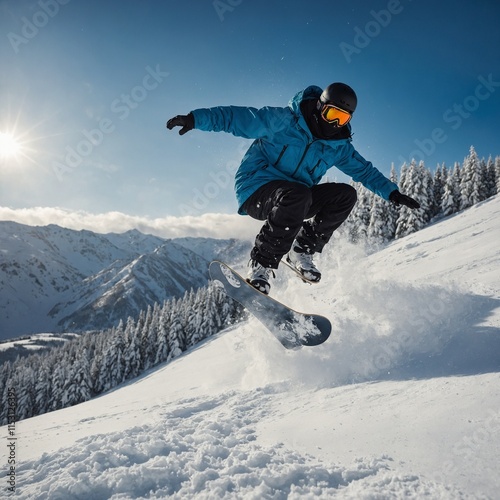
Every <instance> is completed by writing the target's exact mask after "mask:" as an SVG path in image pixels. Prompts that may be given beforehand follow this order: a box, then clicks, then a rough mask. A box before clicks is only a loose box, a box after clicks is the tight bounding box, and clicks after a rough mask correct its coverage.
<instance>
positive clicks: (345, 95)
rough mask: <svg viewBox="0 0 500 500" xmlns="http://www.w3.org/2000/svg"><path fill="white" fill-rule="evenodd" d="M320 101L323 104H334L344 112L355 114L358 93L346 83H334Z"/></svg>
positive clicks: (324, 91) (325, 91)
mask: <svg viewBox="0 0 500 500" xmlns="http://www.w3.org/2000/svg"><path fill="white" fill-rule="evenodd" d="M319 100H320V101H321V103H322V104H333V105H334V106H337V107H338V108H340V109H343V110H344V111H348V112H349V113H351V114H352V113H354V110H355V109H356V106H357V104H358V98H357V97H356V92H354V90H352V89H351V87H349V85H346V84H345V83H338V82H337V83H332V84H331V85H328V87H326V89H325V90H323V93H322V94H321V96H320V98H319Z"/></svg>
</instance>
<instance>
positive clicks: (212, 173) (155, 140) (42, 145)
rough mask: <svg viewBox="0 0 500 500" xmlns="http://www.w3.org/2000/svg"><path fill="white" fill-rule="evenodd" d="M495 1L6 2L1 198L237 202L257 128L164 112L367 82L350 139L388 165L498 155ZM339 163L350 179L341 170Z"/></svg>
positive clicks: (136, 203) (4, 202) (158, 207)
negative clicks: (212, 124) (170, 125)
mask: <svg viewBox="0 0 500 500" xmlns="http://www.w3.org/2000/svg"><path fill="white" fill-rule="evenodd" d="M499 23H500V2H498V1H497V0H476V1H474V2H473V1H464V0H440V1H433V0H421V1H418V0H371V1H368V0H363V1H361V0H358V1H356V0H335V1H332V0H307V1H306V0H300V1H299V0H288V1H286V2H285V1H281V2H278V1H269V0H252V1H251V0H216V1H214V0H184V1H178V0H176V1H171V0H163V1H160V0H157V1H142V2H139V1H131V0H119V1H118V0H116V1H112V0H108V1H104V2H98V1H95V0H87V1H78V0H39V1H38V2H33V1H24V0H7V1H5V0H4V1H0V59H1V62H2V64H1V67H2V69H1V73H0V92H1V93H0V132H5V133H8V134H10V135H13V136H14V138H15V139H16V140H17V142H18V143H19V144H20V146H21V150H20V151H18V152H17V154H11V155H10V156H9V155H5V154H4V155H3V156H1V157H0V206H3V207H9V208H10V209H14V210H19V209H31V208H33V207H60V208H62V209H65V210H69V211H80V212H88V213H91V214H100V213H110V212H113V213H116V212H120V213H123V214H129V215H131V216H140V217H150V218H158V217H166V216H182V215H194V216H201V215H203V214H205V213H223V214H232V213H234V212H235V211H236V202H235V199H234V193H233V177H232V176H233V174H234V170H235V168H236V167H237V165H238V163H239V161H240V159H241V157H242V155H243V153H244V151H245V149H246V148H247V147H248V146H249V144H250V142H249V141H247V140H244V139H240V138H235V137H234V136H232V135H228V134H215V133H206V132H200V131H193V132H190V133H189V134H187V135H185V136H183V137H180V136H178V134H177V133H176V132H169V131H167V130H166V129H165V122H166V121H167V119H168V118H170V117H172V116H173V115H175V114H185V113H187V112H189V111H190V110H191V109H194V108H197V107H210V106H216V105H230V104H234V105H249V106H256V107H261V106H265V105H272V106H286V105H287V103H288V101H289V99H290V98H291V97H292V96H293V95H294V94H295V93H296V92H297V91H299V90H301V89H303V88H304V87H306V86H308V85H311V84H315V85H319V86H321V87H324V86H326V85H328V84H329V83H331V82H334V81H343V82H346V83H348V84H349V85H351V86H352V87H353V88H354V89H355V90H356V92H357V94H358V102H359V104H358V110H357V111H356V114H355V116H354V118H353V120H352V126H353V130H354V145H355V147H356V148H357V149H358V151H359V152H360V153H361V154H362V155H363V156H364V157H365V158H367V159H369V160H371V161H372V162H373V163H374V164H375V165H376V166H377V167H378V168H379V169H380V170H381V171H383V172H384V173H385V174H387V175H388V173H389V170H390V166H391V163H392V162H394V163H395V165H396V167H398V169H399V167H400V165H401V164H402V163H403V161H409V160H410V159H411V157H412V156H413V157H415V158H416V159H417V160H424V162H425V164H426V165H427V166H428V167H430V168H434V167H435V166H436V164H437V163H441V162H445V163H446V164H447V165H448V166H452V165H453V163H454V162H455V161H462V160H463V157H464V156H465V155H466V154H467V153H468V150H469V147H470V145H471V144H473V145H474V146H475V147H476V150H477V152H478V154H479V156H485V157H488V156H489V155H490V154H491V155H493V156H496V155H499V154H500V141H499V138H500V57H499V49H498V47H500V30H499V29H498V26H499ZM329 179H331V180H335V179H338V180H342V181H343V180H345V178H344V177H342V176H341V174H339V173H338V171H336V170H335V169H332V170H331V171H330V172H329Z"/></svg>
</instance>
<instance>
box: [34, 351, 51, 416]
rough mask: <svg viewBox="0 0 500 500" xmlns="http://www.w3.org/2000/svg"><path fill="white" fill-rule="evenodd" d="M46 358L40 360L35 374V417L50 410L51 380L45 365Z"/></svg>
mask: <svg viewBox="0 0 500 500" xmlns="http://www.w3.org/2000/svg"><path fill="white" fill-rule="evenodd" d="M45 362H46V358H45V357H44V358H43V360H42V364H41V367H40V369H39V370H38V373H37V379H36V382H35V408H36V413H35V414H36V415H42V414H43V413H47V412H48V411H49V410H50V404H49V402H50V393H51V385H52V384H51V378H50V375H49V370H48V368H47V366H46V364H45Z"/></svg>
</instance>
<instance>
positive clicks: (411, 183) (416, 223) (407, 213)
mask: <svg viewBox="0 0 500 500" xmlns="http://www.w3.org/2000/svg"><path fill="white" fill-rule="evenodd" d="M429 179H430V172H429V171H428V170H427V169H426V168H425V166H424V164H423V162H420V164H419V165H417V164H416V162H415V160H413V161H412V162H411V164H410V168H409V169H408V172H407V174H406V177H405V186H404V193H405V194H407V195H408V196H411V197H412V198H414V199H416V200H418V202H419V203H420V207H421V208H419V209H418V210H411V209H409V208H408V207H404V206H403V207H401V210H400V215H399V219H398V221H397V227H396V238H402V237H403V236H407V235H408V234H411V233H414V232H416V231H419V230H420V229H422V228H423V227H424V226H425V225H426V224H427V223H428V222H429V220H430V214H431V208H430V200H429V193H431V192H432V189H431V188H430V186H429Z"/></svg>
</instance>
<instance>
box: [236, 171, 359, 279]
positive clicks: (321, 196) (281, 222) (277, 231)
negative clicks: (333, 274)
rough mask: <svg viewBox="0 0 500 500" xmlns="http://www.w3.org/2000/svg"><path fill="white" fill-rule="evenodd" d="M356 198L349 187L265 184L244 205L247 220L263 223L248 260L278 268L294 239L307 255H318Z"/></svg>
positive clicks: (276, 182)
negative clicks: (252, 219) (251, 219)
mask: <svg viewBox="0 0 500 500" xmlns="http://www.w3.org/2000/svg"><path fill="white" fill-rule="evenodd" d="M356 199H357V195H356V190H355V189H354V188H353V187H352V186H349V185H348V184H338V183H325V184H318V185H317V186H313V187H311V188H309V187H307V186H305V185H303V184H299V183H296V182H288V181H272V182H269V183H267V184H265V185H264V186H262V187H260V188H259V189H258V190H257V191H256V192H255V193H253V194H252V195H251V196H250V198H248V200H247V201H246V202H245V203H244V205H243V209H244V210H245V211H246V213H247V214H248V215H250V217H252V218H254V219H257V220H265V221H266V222H265V224H264V225H263V226H262V229H261V230H260V233H259V234H258V235H257V237H256V239H255V246H254V247H253V249H252V252H251V258H252V259H253V260H255V261H257V262H258V263H259V264H261V265H263V266H265V267H270V268H273V269H277V268H278V264H279V262H280V260H281V258H282V257H283V256H284V255H285V254H286V253H288V251H289V250H290V248H291V246H292V244H293V242H294V240H295V238H296V239H297V242H298V243H299V245H300V246H301V247H302V248H303V249H304V250H305V251H306V252H307V253H314V252H321V250H322V249H323V247H324V246H325V245H326V244H327V243H328V241H329V240H330V238H331V236H332V234H333V232H334V231H335V230H336V229H337V228H338V227H339V226H340V225H341V224H342V223H343V222H344V221H345V220H346V219H347V217H348V215H349V213H350V212H351V210H352V209H353V207H354V205H355V203H356Z"/></svg>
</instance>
